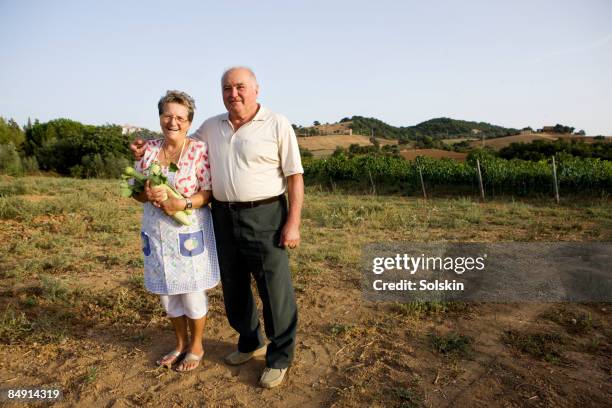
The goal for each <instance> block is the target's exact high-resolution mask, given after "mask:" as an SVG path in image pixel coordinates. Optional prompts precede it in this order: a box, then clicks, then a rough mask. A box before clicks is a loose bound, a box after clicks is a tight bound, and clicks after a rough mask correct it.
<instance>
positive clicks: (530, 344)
mask: <svg viewBox="0 0 612 408" xmlns="http://www.w3.org/2000/svg"><path fill="white" fill-rule="evenodd" d="M502 340H503V342H504V343H506V344H507V345H509V346H511V347H513V348H514V349H516V350H519V351H521V352H523V353H526V354H529V355H530V356H532V357H536V358H540V359H543V360H545V361H547V362H549V363H556V362H559V360H560V359H561V358H562V357H563V355H562V347H561V346H562V345H564V344H565V343H566V341H565V339H564V338H563V337H562V336H561V335H559V334H558V333H522V332H519V331H516V330H508V331H506V332H504V334H503V336H502Z"/></svg>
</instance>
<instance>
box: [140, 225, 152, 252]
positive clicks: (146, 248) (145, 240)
mask: <svg viewBox="0 0 612 408" xmlns="http://www.w3.org/2000/svg"><path fill="white" fill-rule="evenodd" d="M140 237H141V238H142V253H143V254H144V255H145V256H149V255H151V243H150V242H149V236H148V235H147V234H145V233H144V232H143V231H140Z"/></svg>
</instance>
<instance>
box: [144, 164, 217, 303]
mask: <svg viewBox="0 0 612 408" xmlns="http://www.w3.org/2000/svg"><path fill="white" fill-rule="evenodd" d="M164 170H165V169H164ZM164 174H165V175H166V176H167V177H168V184H170V185H173V184H174V175H175V173H168V172H167V171H164ZM189 219H190V221H191V225H190V226H185V225H182V224H180V223H178V222H177V221H175V220H174V219H173V218H172V217H170V216H168V215H166V214H165V213H164V212H163V210H161V209H160V208H157V207H155V206H153V204H152V203H150V202H147V203H145V204H144V211H143V214H142V231H141V233H140V235H141V238H142V252H143V254H144V283H145V288H146V289H147V290H148V291H150V292H152V293H156V294H159V295H177V294H180V293H190V292H200V291H204V290H206V289H210V288H212V287H214V286H216V285H217V284H218V283H219V279H220V277H219V262H218V260H217V248H216V244H215V235H214V231H213V224H212V216H211V213H210V209H209V208H208V206H205V207H202V208H198V209H194V210H192V213H191V215H190V216H189Z"/></svg>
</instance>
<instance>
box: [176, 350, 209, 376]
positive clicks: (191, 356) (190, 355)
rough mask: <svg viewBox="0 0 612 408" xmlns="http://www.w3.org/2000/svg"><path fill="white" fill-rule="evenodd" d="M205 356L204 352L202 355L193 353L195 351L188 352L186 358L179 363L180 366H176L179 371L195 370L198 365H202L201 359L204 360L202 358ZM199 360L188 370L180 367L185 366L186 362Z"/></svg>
mask: <svg viewBox="0 0 612 408" xmlns="http://www.w3.org/2000/svg"><path fill="white" fill-rule="evenodd" d="M203 357H204V353H202V355H201V356H198V355H197V354H193V353H187V355H186V356H185V358H183V359H182V360H181V362H180V363H179V364H178V366H176V368H175V370H176V371H178V372H179V373H186V372H189V371H192V370H195V369H196V368H198V366H199V365H200V361H202V358H203ZM192 361H194V362H197V364H196V365H194V366H193V367H191V368H190V369H188V370H181V369H180V368H181V367H183V364H184V363H190V362H192Z"/></svg>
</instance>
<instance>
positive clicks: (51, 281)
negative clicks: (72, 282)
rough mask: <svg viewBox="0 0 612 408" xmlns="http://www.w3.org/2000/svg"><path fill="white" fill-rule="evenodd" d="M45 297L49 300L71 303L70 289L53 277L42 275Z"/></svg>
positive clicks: (41, 280)
mask: <svg viewBox="0 0 612 408" xmlns="http://www.w3.org/2000/svg"><path fill="white" fill-rule="evenodd" d="M40 282H41V288H42V294H43V297H45V298H46V299H47V300H50V301H55V300H62V301H65V302H67V301H69V297H70V292H71V291H70V289H69V288H68V286H66V284H65V283H64V282H62V281H61V280H59V279H57V278H54V277H52V276H47V275H42V276H41V277H40Z"/></svg>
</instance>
